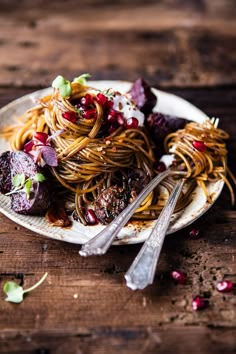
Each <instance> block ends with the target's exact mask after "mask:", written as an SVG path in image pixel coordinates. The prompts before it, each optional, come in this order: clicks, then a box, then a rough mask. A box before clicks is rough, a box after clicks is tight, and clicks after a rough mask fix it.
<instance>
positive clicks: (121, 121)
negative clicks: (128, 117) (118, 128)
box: [117, 113, 125, 125]
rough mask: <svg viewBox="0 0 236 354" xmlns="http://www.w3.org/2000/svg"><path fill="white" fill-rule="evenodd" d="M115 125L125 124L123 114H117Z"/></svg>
mask: <svg viewBox="0 0 236 354" xmlns="http://www.w3.org/2000/svg"><path fill="white" fill-rule="evenodd" d="M117 123H118V124H119V125H124V124H125V119H124V116H123V114H121V113H118V114H117Z"/></svg>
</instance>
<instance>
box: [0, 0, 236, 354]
mask: <svg viewBox="0 0 236 354" xmlns="http://www.w3.org/2000/svg"><path fill="white" fill-rule="evenodd" d="M235 15H236V7H235V1H234V0H215V1H211V0H199V1H189V0H160V1H154V0H153V1H151V0H148V1H145V3H144V2H143V0H142V1H141V0H135V1H132V2H131V1H128V0H120V1H119V2H111V1H108V0H81V1H79V2H78V1H76V0H64V1H60V0H58V1H46V0H35V1H33V2H32V1H29V0H22V1H16V0H0V23H1V31H0V71H1V75H0V107H2V106H4V105H5V104H6V103H8V102H10V101H11V100H13V99H15V98H17V97H20V96H22V95H23V94H27V93H29V92H32V91H34V90H37V89H40V88H42V87H46V86H49V85H50V83H51V81H52V80H53V79H54V77H55V76H57V75H58V74H62V75H64V76H65V77H67V78H69V79H71V78H73V77H74V76H76V75H78V74H79V73H82V72H90V73H91V74H92V75H93V79H121V80H130V81H133V80H134V79H136V78H137V77H140V76H143V77H144V78H145V79H146V80H148V81H149V82H150V84H151V85H153V86H156V87H161V88H164V89H166V90H167V91H169V92H172V93H175V94H177V95H179V96H181V97H183V98H186V99H187V100H189V101H190V102H192V103H193V104H195V105H196V106H197V107H199V108H200V109H202V110H203V111H205V112H206V113H207V114H208V115H209V116H214V117H219V118H220V127H222V128H223V129H225V130H227V131H228V132H230V135H231V137H230V140H229V142H228V149H229V166H230V168H231V169H232V170H233V172H234V173H235V174H236V164H235V151H236V124H235V123H236V118H235V117H236V105H235V102H236V90H235V84H236V64H235V63H236V47H235V41H236V22H235ZM0 225H1V228H0V353H1V354H90V353H91V354H92V353H97V354H103V353H106V354H115V353H120V352H122V353H124V354H126V353H127V354H134V353H141V354H142V353H143V354H144V353H145V354H146V353H147V354H154V353H160V354H167V353H168V354H169V353H171V354H172V353H176V354H183V353H193V354H195V353H196V354H209V353H211V354H222V353H224V354H233V353H235V351H236V339H235V338H236V293H235V291H234V292H232V293H229V294H221V293H219V292H217V291H216V289H215V285H216V283H217V281H218V280H222V279H231V280H232V281H234V282H235V283H236V264H235V253H236V237H235V235H236V209H235V207H234V208H231V206H230V198H229V193H228V191H227V189H226V188H224V190H223V193H222V195H221V197H220V198H219V199H218V201H217V202H216V203H215V204H214V206H213V207H212V208H211V209H210V210H209V212H207V214H205V215H204V216H203V217H201V218H200V219H199V220H198V221H196V222H195V224H194V225H193V226H194V227H196V228H199V230H200V236H199V238H197V239H192V238H190V237H189V231H190V229H191V228H192V226H190V227H188V228H186V229H183V230H181V231H179V232H177V233H175V234H174V235H170V236H168V237H167V239H166V241H165V244H164V248H163V251H162V253H161V258H160V263H159V265H158V272H157V273H156V278H155V283H154V285H153V286H150V287H148V288H147V289H145V290H143V291H137V292H132V291H131V290H130V289H128V288H127V287H126V286H125V282H124V274H125V272H126V270H127V269H128V268H129V266H130V264H131V262H132V260H133V258H134V257H135V255H136V254H137V252H138V250H139V248H140V245H130V246H117V247H112V248H111V249H110V250H109V252H108V254H107V255H106V256H103V257H92V258H88V259H87V258H82V257H80V256H79V254H78V251H79V249H80V247H79V246H78V245H72V244H68V243H63V242H59V241H58V242H57V241H53V240H50V239H47V238H43V237H41V236H39V235H37V234H35V233H33V232H31V231H30V230H27V229H24V228H23V227H21V226H19V225H17V224H15V223H13V222H12V221H10V220H9V219H7V218H6V217H5V216H4V215H0ZM172 269H181V270H182V271H185V272H186V273H187V282H186V284H185V285H176V284H174V283H173V281H172V280H171V279H170V276H169V273H170V271H171V270H172ZM46 271H47V272H48V273H49V274H48V277H47V279H46V281H45V282H44V283H43V284H42V285H41V286H40V287H39V288H38V289H37V290H35V291H33V292H32V293H30V294H29V295H28V296H26V297H25V300H24V302H23V303H21V304H20V305H15V304H11V303H7V302H5V301H4V298H5V295H4V293H3V291H2V286H3V284H4V283H5V281H7V280H11V279H13V280H15V281H17V282H19V283H22V284H23V283H24V285H25V287H28V286H30V285H32V284H34V283H35V282H36V281H37V280H39V278H40V277H41V276H42V275H43V273H44V272H46ZM196 294H201V295H203V296H204V297H206V298H207V299H208V301H209V306H208V308H206V309H205V310H203V311H199V312H194V311H192V307H191V301H192V297H193V296H194V295H196Z"/></svg>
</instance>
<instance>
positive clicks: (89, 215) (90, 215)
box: [85, 209, 98, 225]
mask: <svg viewBox="0 0 236 354" xmlns="http://www.w3.org/2000/svg"><path fill="white" fill-rule="evenodd" d="M85 217H86V220H87V223H88V224H89V225H96V224H97V223H98V219H97V217H96V215H95V212H94V211H93V209H87V210H86V214H85Z"/></svg>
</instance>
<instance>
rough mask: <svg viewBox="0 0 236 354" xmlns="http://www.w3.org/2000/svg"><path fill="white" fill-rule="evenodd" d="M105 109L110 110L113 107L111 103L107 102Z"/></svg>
mask: <svg viewBox="0 0 236 354" xmlns="http://www.w3.org/2000/svg"><path fill="white" fill-rule="evenodd" d="M106 107H107V109H111V108H112V107H113V101H110V100H107V102H106Z"/></svg>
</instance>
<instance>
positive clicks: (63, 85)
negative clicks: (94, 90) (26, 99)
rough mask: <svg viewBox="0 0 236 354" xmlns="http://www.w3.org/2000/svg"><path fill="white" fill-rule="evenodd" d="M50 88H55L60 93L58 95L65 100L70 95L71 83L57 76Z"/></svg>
mask: <svg viewBox="0 0 236 354" xmlns="http://www.w3.org/2000/svg"><path fill="white" fill-rule="evenodd" d="M52 87H54V88H57V89H58V90H59V91H60V95H61V96H62V97H63V98H65V97H69V96H70V95H71V94H72V88H71V83H70V81H69V80H66V79H65V78H64V77H63V76H61V75H59V76H57V77H56V78H55V80H53V82H52Z"/></svg>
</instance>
